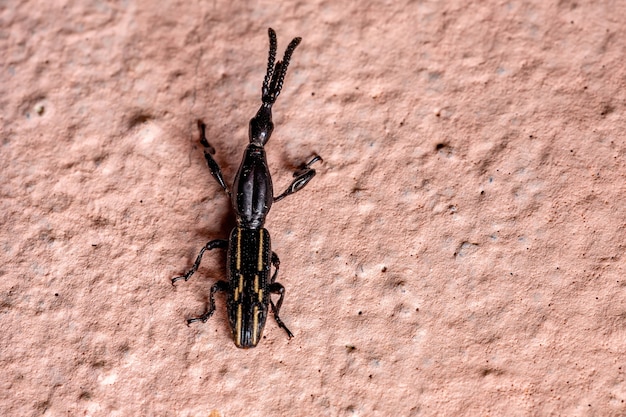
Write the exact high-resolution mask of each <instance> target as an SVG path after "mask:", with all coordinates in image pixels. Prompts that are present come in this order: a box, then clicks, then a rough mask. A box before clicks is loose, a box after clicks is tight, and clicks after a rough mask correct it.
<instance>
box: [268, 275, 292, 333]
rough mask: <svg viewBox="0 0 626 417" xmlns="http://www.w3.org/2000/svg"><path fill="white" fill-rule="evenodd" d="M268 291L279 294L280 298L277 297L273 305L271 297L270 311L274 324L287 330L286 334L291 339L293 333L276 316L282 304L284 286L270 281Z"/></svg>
mask: <svg viewBox="0 0 626 417" xmlns="http://www.w3.org/2000/svg"><path fill="white" fill-rule="evenodd" d="M269 291H270V293H272V294H280V298H279V299H278V302H277V303H276V305H274V302H273V301H272V300H271V299H270V304H271V305H272V311H273V312H274V319H275V320H276V324H278V327H280V328H282V329H284V330H285V331H286V332H287V336H288V337H289V338H290V339H291V338H292V337H293V333H291V331H290V330H289V329H288V328H287V326H285V323H283V321H282V320H281V319H280V317H279V316H278V313H279V312H280V307H281V306H282V305H283V298H284V297H285V287H283V286H282V285H281V284H279V283H278V282H272V283H271V284H270V285H269Z"/></svg>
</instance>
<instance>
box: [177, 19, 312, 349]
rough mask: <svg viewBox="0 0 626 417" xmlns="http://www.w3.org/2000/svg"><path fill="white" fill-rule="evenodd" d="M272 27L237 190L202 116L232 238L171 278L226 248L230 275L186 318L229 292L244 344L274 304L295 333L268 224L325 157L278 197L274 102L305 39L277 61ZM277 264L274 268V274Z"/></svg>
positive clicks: (256, 335)
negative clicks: (271, 164)
mask: <svg viewBox="0 0 626 417" xmlns="http://www.w3.org/2000/svg"><path fill="white" fill-rule="evenodd" d="M268 33H269V38H270V49H269V58H268V63H267V74H266V75H265V79H264V80H263V87H262V90H261V91H262V94H261V99H262V104H261V107H260V108H259V111H258V112H257V113H256V115H255V116H254V117H253V118H252V119H251V120H250V129H249V139H250V144H249V145H248V147H247V148H246V150H245V152H244V155H243V161H242V162H241V165H240V166H239V171H238V172H237V175H236V177H235V181H234V183H233V186H232V192H231V191H230V190H229V189H228V187H227V185H226V183H225V182H224V178H223V175H222V171H221V169H220V167H219V166H218V165H217V162H216V161H215V159H213V156H212V154H213V153H215V151H214V150H213V148H212V146H211V145H210V144H209V142H208V141H207V139H206V125H205V124H204V123H202V122H201V121H198V127H199V129H200V142H201V143H202V145H203V146H204V148H205V150H204V157H205V158H206V161H207V164H208V166H209V169H210V171H211V175H212V176H213V177H214V178H215V179H216V180H217V182H218V183H219V184H220V186H221V187H222V188H223V189H224V191H226V193H227V194H228V195H229V196H230V199H231V203H232V207H233V209H234V210H235V215H236V217H237V226H236V227H235V228H234V229H233V230H232V232H231V233H230V237H229V239H228V240H223V239H217V240H211V241H210V242H208V243H207V244H206V245H205V246H204V247H203V248H202V249H201V250H200V253H199V254H198V257H197V258H196V261H195V263H194V264H193V266H192V267H191V269H190V270H189V271H188V272H187V273H186V274H185V275H183V276H179V277H175V278H173V279H172V284H174V283H175V282H176V281H179V280H181V279H184V280H185V281H187V280H188V279H189V277H191V276H192V275H193V274H194V273H195V272H196V271H197V270H198V267H199V266H200V261H201V260H202V255H204V252H206V251H207V250H212V249H215V248H220V249H227V251H228V253H227V258H228V261H227V268H228V281H218V282H217V283H215V284H214V285H213V286H212V287H211V293H210V296H209V306H208V309H207V311H206V312H205V313H204V314H203V315H201V316H200V317H196V318H191V319H189V320H187V323H193V322H196V321H202V322H206V321H207V320H208V319H209V317H211V316H212V315H213V312H214V311H215V293H216V292H218V291H224V292H227V293H228V296H227V307H228V321H229V324H230V327H231V330H232V332H233V337H234V339H235V345H237V347H240V348H251V347H255V346H256V345H257V344H258V343H259V340H260V338H261V335H262V333H263V328H264V327H265V320H266V318H267V315H268V313H269V308H270V306H271V310H272V312H273V313H274V318H275V319H276V323H277V324H278V326H279V327H281V328H283V329H284V330H285V331H286V332H287V336H288V337H289V338H291V337H293V334H292V333H291V331H289V329H288V328H287V326H285V324H284V323H283V322H282V320H281V319H280V317H279V312H280V307H281V305H282V303H283V298H284V296H285V287H283V286H282V285H281V284H279V283H278V282H276V277H277V276H278V269H279V266H280V260H279V259H278V256H277V255H276V253H274V252H272V248H271V241H270V234H269V232H268V231H267V229H265V228H264V227H263V225H264V223H265V217H266V216H267V213H268V212H269V210H270V208H271V207H272V203H273V202H275V201H279V200H282V199H283V198H285V197H286V196H288V195H290V194H293V193H295V192H296V191H298V190H301V189H302V188H303V187H304V186H305V185H306V184H307V183H308V182H309V181H311V179H312V178H313V177H314V176H315V170H314V169H312V168H311V165H312V164H314V163H315V162H317V161H321V160H322V158H321V157H319V156H317V155H316V156H315V157H313V158H312V159H311V160H310V161H309V162H308V163H306V164H303V165H302V167H301V168H300V169H299V170H297V171H296V172H295V173H294V177H295V179H294V180H293V182H292V183H291V185H290V186H289V187H288V188H287V189H286V190H285V192H283V193H282V194H280V195H279V196H277V197H274V190H273V187H272V178H271V176H270V172H269V168H268V166H267V160H266V158H265V149H264V148H263V147H264V145H265V144H266V143H267V141H268V140H269V138H270V136H271V134H272V131H273V130H274V124H273V123H272V105H273V104H274V102H275V101H276V98H277V97H278V95H279V94H280V90H281V89H282V86H283V81H284V79H285V74H286V73H287V66H288V65H289V61H290V59H291V55H292V54H293V51H294V50H295V49H296V47H297V46H298V44H299V43H300V40H301V39H300V38H295V39H293V40H292V41H291V42H290V43H289V46H288V47H287V50H286V51H285V55H284V57H283V60H282V61H278V62H276V63H274V61H275V59H276V33H275V32H274V30H272V29H271V28H270V29H269V30H268ZM272 265H273V266H274V273H273V274H271V267H272ZM270 294H278V295H279V298H278V301H277V302H276V304H274V301H272V299H271V298H270Z"/></svg>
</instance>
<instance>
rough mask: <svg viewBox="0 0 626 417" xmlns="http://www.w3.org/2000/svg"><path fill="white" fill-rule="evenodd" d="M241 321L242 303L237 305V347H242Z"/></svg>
mask: <svg viewBox="0 0 626 417" xmlns="http://www.w3.org/2000/svg"><path fill="white" fill-rule="evenodd" d="M241 319H242V317H241V303H239V304H237V325H236V326H235V328H236V331H235V333H236V335H235V343H236V345H237V346H241Z"/></svg>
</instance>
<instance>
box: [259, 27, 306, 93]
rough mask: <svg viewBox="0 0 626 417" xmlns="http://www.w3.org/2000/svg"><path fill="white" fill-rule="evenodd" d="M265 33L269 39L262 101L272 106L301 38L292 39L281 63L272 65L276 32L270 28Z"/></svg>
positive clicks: (274, 55)
mask: <svg viewBox="0 0 626 417" xmlns="http://www.w3.org/2000/svg"><path fill="white" fill-rule="evenodd" d="M267 32H268V34H269V37H270V53H269V58H268V60H267V74H266V75H265V79H264V80H263V95H262V100H263V103H265V104H274V102H275V101H276V98H278V95H279V94H280V90H281V89H282V88H283V81H284V79H285V75H286V74H287V67H288V66H289V61H290V60H291V55H292V54H293V51H294V50H295V49H296V47H297V46H298V45H299V44H300V41H301V40H302V38H299V37H298V38H293V40H292V41H291V42H289V46H287V49H286V50H285V55H284V56H283V59H282V61H278V62H276V64H274V61H275V60H276V47H277V42H276V32H274V29H272V28H269V29H268V31H267Z"/></svg>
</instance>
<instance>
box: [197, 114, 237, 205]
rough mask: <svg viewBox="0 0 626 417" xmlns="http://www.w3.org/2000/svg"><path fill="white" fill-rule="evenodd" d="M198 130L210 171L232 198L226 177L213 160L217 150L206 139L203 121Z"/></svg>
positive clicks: (200, 121)
mask: <svg viewBox="0 0 626 417" xmlns="http://www.w3.org/2000/svg"><path fill="white" fill-rule="evenodd" d="M198 129H200V143H201V144H202V146H204V159H206V163H207V165H208V166H209V170H210V171H211V175H213V178H215V181H217V183H218V184H219V185H220V186H221V187H222V188H223V189H224V191H226V194H228V195H229V196H230V191H229V190H228V186H227V185H226V182H224V176H223V175H222V170H221V169H220V166H219V165H218V164H217V162H216V161H215V159H213V156H212V155H213V154H214V153H215V149H214V148H213V146H211V144H210V143H209V141H208V140H207V139H206V124H204V123H203V122H202V120H198Z"/></svg>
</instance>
